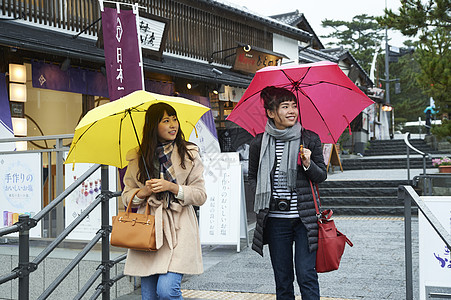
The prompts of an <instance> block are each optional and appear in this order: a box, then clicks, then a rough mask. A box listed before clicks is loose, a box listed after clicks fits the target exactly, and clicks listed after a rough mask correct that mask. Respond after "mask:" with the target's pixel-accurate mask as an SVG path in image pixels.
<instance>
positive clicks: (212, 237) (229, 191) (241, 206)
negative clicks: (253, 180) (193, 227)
mask: <svg viewBox="0 0 451 300" xmlns="http://www.w3.org/2000/svg"><path fill="white" fill-rule="evenodd" d="M202 161H203V163H204V167H205V172H204V178H205V187H206V190H207V201H206V202H205V204H204V205H202V206H201V207H200V218H199V225H200V241H201V243H202V244H210V245H211V244H219V245H237V251H240V233H241V234H244V235H245V237H247V228H246V229H244V230H241V228H240V227H243V228H245V227H247V221H246V218H247V216H246V209H245V199H244V185H243V175H242V171H241V165H240V160H239V155H238V153H237V152H230V153H204V154H203V155H202Z"/></svg>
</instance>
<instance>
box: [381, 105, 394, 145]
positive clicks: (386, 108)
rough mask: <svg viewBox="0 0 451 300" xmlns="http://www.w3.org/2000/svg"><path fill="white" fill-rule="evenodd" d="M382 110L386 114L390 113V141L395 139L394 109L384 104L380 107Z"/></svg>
mask: <svg viewBox="0 0 451 300" xmlns="http://www.w3.org/2000/svg"><path fill="white" fill-rule="evenodd" d="M382 110H383V111H386V112H391V121H392V123H391V128H392V135H391V137H390V139H393V138H394V137H395V109H394V107H393V106H391V105H390V104H384V105H383V106H382Z"/></svg>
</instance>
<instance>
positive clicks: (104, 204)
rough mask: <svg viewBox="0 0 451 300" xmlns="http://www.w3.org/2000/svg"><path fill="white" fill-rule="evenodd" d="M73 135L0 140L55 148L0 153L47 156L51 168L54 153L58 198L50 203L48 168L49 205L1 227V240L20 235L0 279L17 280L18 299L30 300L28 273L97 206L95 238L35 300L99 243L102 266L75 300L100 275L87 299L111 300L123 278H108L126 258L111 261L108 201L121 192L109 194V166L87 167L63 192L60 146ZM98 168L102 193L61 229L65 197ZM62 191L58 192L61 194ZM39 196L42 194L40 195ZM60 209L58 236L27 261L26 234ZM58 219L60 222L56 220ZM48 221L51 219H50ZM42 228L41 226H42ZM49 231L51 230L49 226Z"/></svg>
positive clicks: (2, 152) (27, 237) (52, 287)
mask: <svg viewBox="0 0 451 300" xmlns="http://www.w3.org/2000/svg"><path fill="white" fill-rule="evenodd" d="M72 138H73V135H72V134H70V135H58V136H42V137H26V138H10V139H0V143H5V142H16V141H37V140H55V147H54V148H53V149H39V150H27V151H1V152H0V154H18V153H23V152H27V153H42V154H43V155H44V153H48V161H49V166H51V163H52V158H51V154H52V153H54V152H56V159H55V161H56V180H55V181H56V190H57V195H58V196H57V197H56V198H55V199H53V200H52V201H50V199H51V195H52V194H51V190H52V189H53V188H52V184H51V178H52V174H51V168H50V167H49V175H48V179H49V180H50V181H49V204H48V205H47V206H45V207H44V208H43V209H42V210H41V211H39V212H38V213H37V214H36V215H34V216H29V215H26V214H23V215H20V216H19V221H18V222H16V223H15V224H13V225H11V226H9V227H4V228H0V238H1V237H3V236H5V235H7V234H11V233H16V232H18V233H19V239H18V242H19V245H18V252H19V253H18V265H17V267H16V268H14V269H13V270H12V271H11V272H10V273H9V274H5V275H2V276H0V284H3V283H5V282H8V281H11V280H13V279H17V278H18V296H19V300H25V299H29V294H30V273H32V272H34V271H36V270H37V268H38V266H39V264H41V263H42V262H43V261H44V259H45V258H46V257H47V256H49V255H50V254H51V252H52V251H53V250H55V248H56V247H58V246H59V245H60V244H61V243H62V242H63V241H64V240H65V238H66V237H67V236H68V235H69V234H70V233H71V232H72V231H73V230H74V229H75V228H76V227H77V226H78V225H79V224H80V223H81V222H82V221H83V220H84V219H85V218H86V217H88V215H89V214H90V213H91V212H92V211H93V210H94V209H95V208H96V207H97V206H98V205H99V204H100V206H101V227H100V229H99V231H98V232H97V233H96V235H95V236H94V238H93V239H92V240H91V241H89V242H88V243H87V244H86V246H85V247H84V248H83V250H82V251H81V252H80V253H79V254H78V255H77V256H76V257H75V258H74V259H73V260H72V261H71V262H70V263H69V264H68V265H67V266H66V267H65V269H64V270H63V271H62V272H61V273H60V275H59V276H58V277H57V278H56V279H55V280H54V281H53V282H52V283H50V285H49V286H48V287H47V288H46V289H45V291H44V292H43V293H42V294H41V295H40V296H39V297H38V298H37V299H39V300H40V299H46V298H48V297H49V296H50V295H51V294H52V292H53V291H54V290H55V289H56V288H57V287H58V286H59V284H60V283H61V282H62V281H63V280H64V279H65V278H66V277H67V275H69V273H70V272H71V271H72V270H73V269H74V268H75V267H76V266H77V265H78V264H79V263H80V262H81V260H82V259H83V258H84V257H85V256H86V254H87V253H88V252H89V251H90V250H91V249H92V248H93V247H94V246H95V245H96V244H97V242H99V241H101V259H102V261H101V263H100V264H99V266H98V268H97V269H96V270H95V271H94V273H93V274H92V276H91V277H90V278H89V279H88V281H87V282H86V283H85V284H84V286H83V287H82V288H81V289H80V290H79V291H78V294H77V295H76V296H75V297H74V299H81V298H82V297H83V296H84V295H85V294H86V292H87V291H88V290H89V288H90V287H91V286H92V285H93V284H94V282H95V281H96V280H97V278H99V277H100V275H102V281H101V283H100V284H99V285H98V286H97V287H96V289H95V292H94V294H93V295H92V296H91V298H90V299H97V298H98V297H99V296H100V294H102V299H110V288H111V287H112V286H113V285H114V283H115V282H117V281H118V280H119V279H121V278H123V277H124V276H125V275H124V274H123V273H121V274H119V275H117V276H116V277H114V278H111V276H110V269H111V268H112V267H113V266H114V265H116V264H117V263H119V262H121V261H123V260H124V259H125V258H126V254H123V255H121V256H119V257H117V258H116V259H114V260H111V259H110V242H109V234H110V232H111V226H110V225H109V221H110V216H109V201H110V199H111V198H115V197H118V196H120V194H121V193H120V192H111V191H109V180H108V177H109V175H108V166H105V165H98V164H96V165H93V166H92V167H91V168H89V169H88V170H87V171H86V172H85V173H84V174H83V175H82V176H80V177H79V178H78V179H77V180H75V182H74V183H72V184H71V185H70V186H69V187H67V189H65V190H64V179H63V163H64V159H63V154H64V151H67V150H68V147H65V146H64V145H63V140H64V139H72ZM99 168H101V192H100V194H99V195H98V196H97V197H96V198H95V200H94V201H93V202H92V203H91V204H90V205H89V206H88V207H87V208H86V209H85V210H84V211H83V212H82V213H81V214H80V215H79V216H78V217H77V218H75V219H74V220H73V221H72V223H71V224H70V225H68V226H67V227H66V228H64V212H63V201H64V200H65V198H66V197H68V196H69V195H70V194H71V193H72V192H73V191H74V190H76V189H77V188H78V186H80V185H81V184H82V183H83V182H84V181H85V180H86V179H87V178H88V177H89V176H91V175H92V174H93V173H94V172H95V171H97V170H98V169H99ZM60 191H61V192H60ZM41 196H42V195H41ZM59 207H61V213H60V214H59V213H57V223H61V224H62V229H61V228H60V227H59V226H57V228H58V229H60V230H58V232H57V233H58V236H57V237H56V238H55V239H54V240H53V241H52V242H51V243H50V244H49V245H48V246H47V247H46V248H45V249H44V250H42V252H41V253H39V254H38V255H37V256H36V257H35V258H34V260H33V261H30V235H29V231H30V229H31V228H34V227H35V226H37V224H38V222H43V221H44V220H45V218H46V217H48V215H50V213H51V212H52V211H53V210H54V209H58V208H59ZM59 218H61V219H59ZM49 219H51V218H49ZM42 227H43V226H42ZM50 228H51V227H50Z"/></svg>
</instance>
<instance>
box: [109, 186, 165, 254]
mask: <svg viewBox="0 0 451 300" xmlns="http://www.w3.org/2000/svg"><path fill="white" fill-rule="evenodd" d="M135 195H136V193H135ZM135 195H133V197H132V198H131V199H130V202H129V203H128V205H127V210H126V211H125V212H119V213H118V214H117V216H114V217H113V222H112V223H113V229H112V231H111V245H112V246H116V247H121V248H128V249H134V250H142V251H156V250H157V249H156V248H157V247H156V240H155V216H153V215H151V214H150V206H149V203H148V202H147V200H146V212H145V214H138V213H133V212H130V207H131V204H132V199H133V198H134V197H135Z"/></svg>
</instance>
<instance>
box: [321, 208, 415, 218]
mask: <svg viewBox="0 0 451 300" xmlns="http://www.w3.org/2000/svg"><path fill="white" fill-rule="evenodd" d="M328 208H331V209H332V211H333V212H334V215H336V216H385V215H389V216H403V215H404V207H400V206H331V207H327V206H323V209H328ZM417 214H418V208H416V207H412V215H417Z"/></svg>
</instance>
